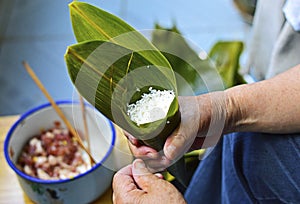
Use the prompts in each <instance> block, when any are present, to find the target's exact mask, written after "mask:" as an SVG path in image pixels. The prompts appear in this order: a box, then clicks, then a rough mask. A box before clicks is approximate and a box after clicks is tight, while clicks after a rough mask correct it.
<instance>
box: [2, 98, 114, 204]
mask: <svg viewBox="0 0 300 204" xmlns="http://www.w3.org/2000/svg"><path fill="white" fill-rule="evenodd" d="M57 104H58V105H59V107H60V108H61V110H62V111H63V112H64V114H65V115H66V117H67V118H68V120H69V121H70V122H71V123H72V125H73V127H75V129H77V130H81V132H84V131H83V130H84V126H83V120H82V112H81V108H80V104H78V103H74V102H70V101H60V102H57ZM86 119H87V124H88V131H89V139H90V144H91V146H90V148H91V154H92V155H93V157H94V159H95V160H96V161H97V164H96V165H94V166H93V167H92V168H91V169H90V170H88V171H87V172H85V173H83V174H80V175H78V176H76V177H74V178H72V179H65V180H41V179H38V178H34V177H31V176H29V175H27V174H25V173H24V172H22V171H21V170H19V169H18V168H17V167H16V162H17V159H18V156H19V154H20V153H21V151H22V148H23V146H24V145H25V144H26V142H27V141H29V139H30V138H31V137H33V136H34V135H37V134H40V131H41V129H44V130H47V129H49V128H51V127H53V122H54V121H60V122H61V124H62V126H63V127H65V126H64V123H63V122H62V120H61V119H60V118H59V117H58V115H57V113H56V112H55V110H54V109H53V108H52V107H51V105H50V104H44V105H41V106H39V107H37V108H34V109H33V110H30V111H28V112H27V113H25V114H23V115H22V116H21V117H20V119H19V120H18V121H17V122H16V123H15V124H14V125H13V126H12V127H11V129H10V131H9V132H8V134H7V137H6V139H5V142H4V153H5V158H6V160H7V162H8V164H9V166H10V167H11V168H12V169H13V170H14V171H15V173H16V175H17V177H18V180H19V183H20V185H21V187H22V189H23V190H24V192H25V193H26V194H27V195H28V197H29V198H30V199H31V200H32V201H34V202H36V203H90V202H92V201H93V200H95V199H97V198H98V197H99V196H101V195H102V194H103V193H104V192H105V191H106V190H107V189H108V188H109V187H110V186H111V181H112V177H113V174H114V172H115V169H113V168H110V164H111V163H113V162H112V161H111V160H112V159H113V158H112V157H113V156H112V152H113V147H114V145H115V140H116V131H115V128H114V125H113V124H112V123H111V121H110V120H108V119H107V118H106V117H104V116H103V115H102V114H101V113H99V112H98V111H97V110H95V109H94V108H93V107H92V106H89V105H87V106H86Z"/></svg>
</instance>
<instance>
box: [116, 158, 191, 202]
mask: <svg viewBox="0 0 300 204" xmlns="http://www.w3.org/2000/svg"><path fill="white" fill-rule="evenodd" d="M155 200H157V202H155ZM113 202H114V203H117V204H119V203H143V204H144V203H146V204H147V203H179V204H181V203H186V202H185V200H184V198H183V196H182V194H181V193H180V192H179V191H178V190H177V189H176V188H175V187H174V186H173V185H172V184H171V183H169V182H168V181H165V180H163V179H162V178H160V177H159V176H156V175H154V174H152V173H150V172H149V170H148V169H147V168H146V166H145V163H144V162H143V161H142V160H140V159H136V160H135V161H134V162H133V164H132V165H128V166H126V167H124V168H122V169H121V170H119V171H118V172H117V173H116V174H115V176H114V179H113Z"/></svg>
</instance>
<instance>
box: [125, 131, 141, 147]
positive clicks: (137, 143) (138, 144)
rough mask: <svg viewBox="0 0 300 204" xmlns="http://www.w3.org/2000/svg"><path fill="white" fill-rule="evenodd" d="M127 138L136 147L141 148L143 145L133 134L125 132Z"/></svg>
mask: <svg viewBox="0 0 300 204" xmlns="http://www.w3.org/2000/svg"><path fill="white" fill-rule="evenodd" d="M124 134H125V136H126V137H127V139H128V140H129V142H130V143H131V144H133V145H134V146H140V145H141V143H140V141H139V140H138V139H136V138H135V137H133V136H132V135H131V134H129V133H128V132H124Z"/></svg>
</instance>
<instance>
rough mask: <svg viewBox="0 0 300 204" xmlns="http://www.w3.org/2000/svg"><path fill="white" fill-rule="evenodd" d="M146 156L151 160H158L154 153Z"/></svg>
mask: <svg viewBox="0 0 300 204" xmlns="http://www.w3.org/2000/svg"><path fill="white" fill-rule="evenodd" d="M146 155H147V156H148V157H149V158H151V159H156V158H157V155H156V154H154V153H152V152H149V153H147V154H146Z"/></svg>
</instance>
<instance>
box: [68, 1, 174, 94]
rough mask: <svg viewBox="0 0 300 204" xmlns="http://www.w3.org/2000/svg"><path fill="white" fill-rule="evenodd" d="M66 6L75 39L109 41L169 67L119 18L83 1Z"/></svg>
mask: <svg viewBox="0 0 300 204" xmlns="http://www.w3.org/2000/svg"><path fill="white" fill-rule="evenodd" d="M69 7H70V14H71V21H72V26H73V31H74V34H75V36H76V39H77V41H78V42H83V41H91V40H102V41H110V42H113V43H115V44H117V45H120V46H122V47H125V48H127V49H130V50H133V51H135V52H140V54H141V55H142V56H143V57H144V58H145V59H147V60H148V61H149V62H150V64H152V65H155V66H161V67H167V68H169V69H171V65H170V64H169V62H168V60H166V58H165V57H164V56H163V55H162V54H161V53H160V52H158V50H157V49H156V47H154V46H153V45H152V44H151V42H149V41H148V40H147V39H146V38H145V37H144V36H143V35H142V34H141V33H139V32H138V31H136V30H135V29H134V28H132V27H131V26H130V25H128V24H127V23H126V22H124V21H123V20H122V19H120V18H118V17H116V16H115V15H113V14H110V13H108V12H106V11H104V10H102V9H100V8H97V7H95V6H92V5H90V4H87V3H83V2H78V1H74V2H72V3H70V4H69ZM144 50H153V51H154V52H141V51H144ZM162 71H163V72H164V71H165V70H162ZM164 74H165V75H166V76H167V77H168V78H169V81H171V82H172V83H175V77H174V74H173V72H169V71H168V70H166V73H164ZM174 85H175V84H174ZM175 87H176V86H175ZM174 91H176V90H174Z"/></svg>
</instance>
